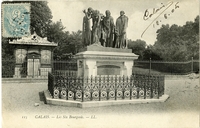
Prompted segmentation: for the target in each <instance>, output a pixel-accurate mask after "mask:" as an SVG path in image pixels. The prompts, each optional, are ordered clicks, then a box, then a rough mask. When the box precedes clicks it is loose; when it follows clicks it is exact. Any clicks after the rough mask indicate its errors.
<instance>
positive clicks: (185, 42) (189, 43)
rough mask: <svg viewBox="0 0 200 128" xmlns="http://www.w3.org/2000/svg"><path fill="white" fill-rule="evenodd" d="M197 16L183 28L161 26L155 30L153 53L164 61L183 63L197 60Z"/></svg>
mask: <svg viewBox="0 0 200 128" xmlns="http://www.w3.org/2000/svg"><path fill="white" fill-rule="evenodd" d="M197 27H199V16H197V17H196V18H195V20H194V22H192V21H190V22H189V21H188V22H186V24H185V25H183V26H178V25H175V24H174V25H172V26H169V25H168V24H167V25H162V27H161V28H160V29H158V30H157V41H156V42H155V44H154V48H155V52H156V54H157V55H160V57H161V58H162V59H164V60H170V61H179V60H181V61H185V60H191V57H194V59H199V56H198V55H199V47H198V46H199V37H198V35H199V30H198V29H199V28H197Z"/></svg>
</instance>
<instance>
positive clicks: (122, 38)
mask: <svg viewBox="0 0 200 128" xmlns="http://www.w3.org/2000/svg"><path fill="white" fill-rule="evenodd" d="M124 14H125V12H124V11H120V16H119V17H118V18H117V20H116V27H115V34H116V36H117V37H116V38H117V39H116V44H115V47H116V48H127V46H128V42H127V37H126V29H127V27H128V17H127V16H125V15H124Z"/></svg>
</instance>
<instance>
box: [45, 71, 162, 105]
mask: <svg viewBox="0 0 200 128" xmlns="http://www.w3.org/2000/svg"><path fill="white" fill-rule="evenodd" d="M48 78H49V79H48V90H49V92H50V94H51V96H52V98H54V99H64V100H73V101H81V102H85V101H105V100H132V99H152V98H154V99H158V98H159V97H161V96H162V95H163V94H164V76H163V75H144V74H133V75H132V76H130V77H124V76H96V77H92V76H91V77H85V78H83V77H73V76H65V75H58V74H56V75H55V74H53V73H49V77H48Z"/></svg>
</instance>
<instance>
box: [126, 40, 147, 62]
mask: <svg viewBox="0 0 200 128" xmlns="http://www.w3.org/2000/svg"><path fill="white" fill-rule="evenodd" d="M128 41H129V43H128V48H129V49H132V52H133V53H135V54H137V55H139V59H143V52H144V51H145V47H146V42H145V41H143V40H140V39H137V40H136V41H132V40H128Z"/></svg>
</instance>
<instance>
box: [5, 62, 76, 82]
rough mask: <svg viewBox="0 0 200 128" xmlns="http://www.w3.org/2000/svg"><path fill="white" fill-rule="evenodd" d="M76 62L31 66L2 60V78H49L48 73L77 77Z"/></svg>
mask: <svg viewBox="0 0 200 128" xmlns="http://www.w3.org/2000/svg"><path fill="white" fill-rule="evenodd" d="M76 71H77V63H76V62H75V61H52V62H51V64H50V65H46V64H40V63H39V65H37V64H29V65H28V63H27V61H24V62H23V63H22V64H17V63H16V61H15V60H2V78H13V77H15V78H26V77H28V78H47V77H48V72H54V73H57V74H58V73H60V74H63V75H73V76H74V75H76Z"/></svg>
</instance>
